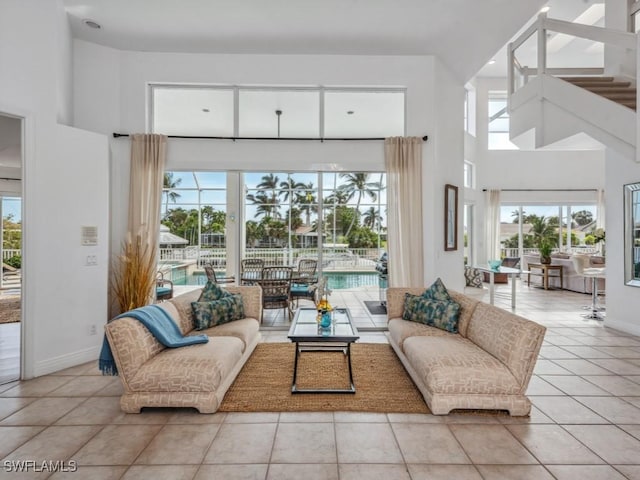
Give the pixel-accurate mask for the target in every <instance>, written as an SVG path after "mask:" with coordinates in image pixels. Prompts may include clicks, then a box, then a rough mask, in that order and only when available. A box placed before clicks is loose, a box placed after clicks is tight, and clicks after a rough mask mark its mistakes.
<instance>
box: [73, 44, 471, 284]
mask: <svg viewBox="0 0 640 480" xmlns="http://www.w3.org/2000/svg"><path fill="white" fill-rule="evenodd" d="M74 62H75V64H76V72H77V73H76V75H75V81H76V89H75V92H76V96H75V118H76V121H77V125H78V126H81V127H83V128H89V129H95V130H96V131H100V132H102V133H106V134H110V133H111V132H113V131H114V130H119V131H120V132H121V133H132V132H143V131H146V126H147V119H146V112H147V103H146V101H147V98H146V94H147V85H148V83H149V82H167V83H204V84H232V85H233V84H239V85H248V84H250V85H331V86H333V85H341V86H372V85H375V86H401V87H406V89H407V97H406V100H407V135H410V136H412V135H416V136H424V135H429V141H428V142H426V143H425V145H424V149H423V159H424V165H425V175H424V179H425V198H424V202H425V203H424V211H425V212H427V213H426V218H427V225H428V227H426V235H427V239H426V241H425V246H424V251H425V258H426V260H425V269H426V271H427V273H426V274H425V276H426V279H425V281H427V280H432V279H434V278H435V277H436V276H437V275H438V274H441V273H440V270H439V269H440V268H444V269H445V270H446V272H450V273H445V274H444V276H450V278H451V280H450V283H451V284H453V285H454V286H459V285H461V281H462V261H461V258H462V257H461V253H460V254H459V255H458V254H456V253H452V254H448V255H446V256H443V254H444V251H443V240H442V237H443V235H444V233H443V228H444V227H443V221H442V214H443V206H442V205H443V195H444V193H443V185H444V184H445V183H447V182H450V183H454V184H457V185H460V184H461V182H462V101H463V90H462V85H460V84H458V83H457V82H456V81H455V79H454V78H453V76H452V75H451V74H449V73H448V72H447V71H446V68H445V67H443V66H442V65H441V64H440V63H439V62H437V64H436V61H435V59H434V58H433V57H428V56H427V57H421V56H409V57H403V56H357V57H356V56H346V55H345V56H332V55H309V56H297V55H209V54H177V53H144V52H125V51H122V52H119V54H118V53H115V52H114V51H113V50H111V49H105V48H104V47H99V46H96V45H92V44H90V43H86V42H78V41H76V50H75V57H74ZM88 66H96V68H91V67H88ZM113 72H119V79H118V80H117V81H114V76H115V73H113ZM117 82H119V102H114V101H113V96H114V93H115V87H114V85H115V84H116V83H117ZM438 82H440V83H441V84H442V85H444V88H439V89H438V91H435V87H434V86H435V85H436V83H438ZM102 92H105V96H106V97H108V99H109V100H108V101H105V100H104V99H101V100H99V101H97V102H94V101H93V99H95V98H101V97H102ZM118 116H119V119H118V121H116V120H115V117H118ZM98 118H100V120H97V119H98ZM438 138H441V140H438ZM128 145H129V141H128V140H127V139H126V138H122V139H112V140H111V146H112V159H113V165H112V168H111V173H112V175H113V186H112V194H113V197H112V198H113V203H112V213H113V221H112V242H113V248H114V249H115V250H114V251H116V250H117V249H118V248H119V244H120V239H121V238H123V236H124V234H125V228H126V202H127V200H126V196H127V195H126V189H125V188H126V185H128V162H129V160H128V159H129V151H128ZM318 163H340V164H342V165H343V166H344V168H345V169H348V170H352V171H380V170H384V148H383V145H382V142H324V143H313V142H293V141H292V142H285V143H281V142H268V141H264V142H260V141H237V142H231V141H203V140H188V139H185V140H170V142H169V149H168V160H167V168H168V169H204V170H253V171H256V170H258V171H261V170H280V171H304V170H312V165H313V164H318ZM458 256H459V257H460V258H459V259H458V258H457V257H458ZM458 263H459V265H458ZM453 264H455V267H454V266H453ZM456 269H457V270H456ZM457 272H459V277H457Z"/></svg>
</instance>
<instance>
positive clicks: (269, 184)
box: [247, 173, 280, 218]
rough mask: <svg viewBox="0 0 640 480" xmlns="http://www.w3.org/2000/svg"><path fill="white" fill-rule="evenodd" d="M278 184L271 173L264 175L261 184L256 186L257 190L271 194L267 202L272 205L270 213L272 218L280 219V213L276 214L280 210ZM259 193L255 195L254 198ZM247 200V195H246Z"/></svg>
mask: <svg viewBox="0 0 640 480" xmlns="http://www.w3.org/2000/svg"><path fill="white" fill-rule="evenodd" d="M279 182H280V179H279V178H278V177H277V176H276V175H274V174H273V173H269V174H267V175H264V176H263V177H262V179H261V182H260V183H259V184H257V185H256V187H257V188H258V190H269V191H270V192H271V198H270V199H269V200H270V203H271V205H272V208H271V213H272V214H273V218H280V213H279V212H278V210H279V209H280V205H279V204H278V203H279V202H278V184H279ZM260 193H261V192H260ZM260 193H258V194H256V197H257V196H258V195H259V194H260ZM265 196H266V195H265ZM247 198H249V195H247Z"/></svg>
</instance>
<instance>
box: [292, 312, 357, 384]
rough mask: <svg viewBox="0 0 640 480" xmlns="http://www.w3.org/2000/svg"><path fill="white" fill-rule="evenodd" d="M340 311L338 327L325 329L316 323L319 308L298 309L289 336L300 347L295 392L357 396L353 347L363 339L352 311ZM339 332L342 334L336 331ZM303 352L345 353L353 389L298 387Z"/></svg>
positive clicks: (296, 366)
mask: <svg viewBox="0 0 640 480" xmlns="http://www.w3.org/2000/svg"><path fill="white" fill-rule="evenodd" d="M336 312H337V313H338V314H339V315H340V318H339V319H338V323H337V325H332V326H331V327H329V328H328V329H323V328H321V327H320V326H318V324H317V323H316V321H315V316H316V310H315V309H313V308H299V309H298V310H296V315H295V317H294V319H293V323H292V324H291V328H290V329H289V335H288V337H289V339H290V340H291V341H292V342H294V343H295V344H296V348H295V353H294V363H293V379H292V382H291V393H351V394H353V393H356V386H355V383H354V381H353V369H352V367H351V344H352V343H354V342H355V341H357V340H358V339H359V338H360V336H359V335H358V330H357V328H356V326H355V325H354V324H353V321H352V319H351V314H350V313H349V310H348V309H347V308H338V309H336ZM302 330H304V331H302ZM336 330H338V331H337V332H336ZM302 352H342V353H343V354H344V355H346V356H347V365H348V368H349V385H350V387H349V388H346V389H333V388H331V389H328V388H321V389H314V388H298V385H297V379H298V359H299V357H300V355H301V354H302Z"/></svg>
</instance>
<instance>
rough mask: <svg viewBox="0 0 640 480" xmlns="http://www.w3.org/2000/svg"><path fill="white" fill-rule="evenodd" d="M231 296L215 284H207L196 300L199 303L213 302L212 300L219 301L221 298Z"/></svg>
mask: <svg viewBox="0 0 640 480" xmlns="http://www.w3.org/2000/svg"><path fill="white" fill-rule="evenodd" d="M228 295H231V294H230V293H229V292H227V291H226V290H225V289H223V288H220V286H219V285H218V284H217V283H213V282H207V284H206V285H205V286H204V288H203V289H202V293H201V294H200V297H199V298H198V301H199V302H213V301H214V300H220V299H221V298H222V297H226V296H228Z"/></svg>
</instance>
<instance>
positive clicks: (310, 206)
mask: <svg viewBox="0 0 640 480" xmlns="http://www.w3.org/2000/svg"><path fill="white" fill-rule="evenodd" d="M303 187H304V189H305V191H304V192H303V193H299V194H297V196H296V203H297V204H298V205H299V206H300V213H304V214H305V218H306V221H305V225H309V224H310V223H311V213H312V212H313V210H314V208H316V206H317V203H318V199H317V198H316V196H315V195H314V194H313V193H311V192H313V182H309V183H307V184H306V185H304V184H303Z"/></svg>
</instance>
